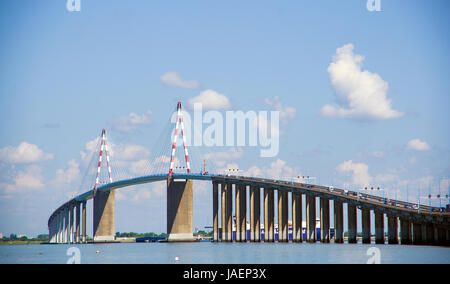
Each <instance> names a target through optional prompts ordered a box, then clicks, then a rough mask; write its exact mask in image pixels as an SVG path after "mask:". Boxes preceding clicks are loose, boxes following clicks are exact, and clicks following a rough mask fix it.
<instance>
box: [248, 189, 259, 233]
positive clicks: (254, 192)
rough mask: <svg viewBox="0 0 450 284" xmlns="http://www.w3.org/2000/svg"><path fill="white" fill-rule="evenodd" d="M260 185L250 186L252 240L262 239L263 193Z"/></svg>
mask: <svg viewBox="0 0 450 284" xmlns="http://www.w3.org/2000/svg"><path fill="white" fill-rule="evenodd" d="M259 190H260V189H259V187H255V186H251V187H250V241H252V242H259V241H260V240H261V197H260V196H261V193H260V191H259Z"/></svg>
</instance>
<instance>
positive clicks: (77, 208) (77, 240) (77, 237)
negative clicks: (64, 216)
mask: <svg viewBox="0 0 450 284" xmlns="http://www.w3.org/2000/svg"><path fill="white" fill-rule="evenodd" d="M80 240H81V238H80V203H79V202H77V204H76V206H75V243H77V244H79V243H80Z"/></svg>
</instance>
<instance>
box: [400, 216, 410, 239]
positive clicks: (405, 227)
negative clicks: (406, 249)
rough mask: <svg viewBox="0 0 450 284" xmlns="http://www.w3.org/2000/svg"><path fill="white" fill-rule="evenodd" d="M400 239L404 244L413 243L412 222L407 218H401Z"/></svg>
mask: <svg viewBox="0 0 450 284" xmlns="http://www.w3.org/2000/svg"><path fill="white" fill-rule="evenodd" d="M400 240H401V244H402V245H410V244H411V243H412V237H411V222H410V221H409V220H408V219H405V218H400Z"/></svg>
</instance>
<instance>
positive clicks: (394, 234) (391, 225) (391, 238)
mask: <svg viewBox="0 0 450 284" xmlns="http://www.w3.org/2000/svg"><path fill="white" fill-rule="evenodd" d="M388 244H390V245H397V244H398V219H397V216H394V215H388Z"/></svg>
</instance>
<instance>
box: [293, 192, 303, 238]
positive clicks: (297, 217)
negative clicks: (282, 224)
mask: <svg viewBox="0 0 450 284" xmlns="http://www.w3.org/2000/svg"><path fill="white" fill-rule="evenodd" d="M302 219H303V218H302V195H301V194H300V193H296V192H292V242H295V243H301V242H302V240H303V236H302V235H303V229H302Z"/></svg>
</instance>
